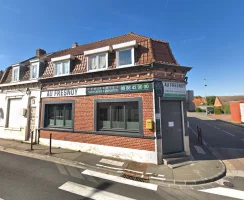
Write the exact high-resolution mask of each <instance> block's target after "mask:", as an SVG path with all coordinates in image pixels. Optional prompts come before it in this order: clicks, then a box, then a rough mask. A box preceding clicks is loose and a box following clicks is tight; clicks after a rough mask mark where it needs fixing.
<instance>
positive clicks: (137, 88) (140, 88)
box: [86, 83, 153, 95]
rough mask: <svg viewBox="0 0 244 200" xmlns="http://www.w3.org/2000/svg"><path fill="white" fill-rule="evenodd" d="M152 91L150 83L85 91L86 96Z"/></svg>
mask: <svg viewBox="0 0 244 200" xmlns="http://www.w3.org/2000/svg"><path fill="white" fill-rule="evenodd" d="M152 89H153V87H152V83H137V84H127V85H113V86H103V87H90V88H87V89H86V95H98V94H116V93H134V92H148V91H152Z"/></svg>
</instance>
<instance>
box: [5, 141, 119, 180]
mask: <svg viewBox="0 0 244 200" xmlns="http://www.w3.org/2000/svg"><path fill="white" fill-rule="evenodd" d="M0 151H2V152H6V153H11V154H14V155H20V156H25V157H28V158H34V159H39V160H44V161H48V162H53V163H57V164H62V165H67V166H71V167H76V168H80V169H91V170H94V171H101V172H102V173H106V174H113V175H118V176H121V172H118V171H117V170H109V169H106V170H104V169H102V168H100V167H97V166H93V165H88V164H85V163H81V162H78V161H71V160H66V159H63V158H58V157H55V156H52V155H42V154H37V153H33V152H30V151H26V150H16V149H13V148H8V147H4V146H0Z"/></svg>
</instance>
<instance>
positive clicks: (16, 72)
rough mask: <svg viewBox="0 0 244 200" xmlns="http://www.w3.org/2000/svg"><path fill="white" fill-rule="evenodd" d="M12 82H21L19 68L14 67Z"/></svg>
mask: <svg viewBox="0 0 244 200" xmlns="http://www.w3.org/2000/svg"><path fill="white" fill-rule="evenodd" d="M12 81H13V82H16V81H19V67H13V77H12Z"/></svg>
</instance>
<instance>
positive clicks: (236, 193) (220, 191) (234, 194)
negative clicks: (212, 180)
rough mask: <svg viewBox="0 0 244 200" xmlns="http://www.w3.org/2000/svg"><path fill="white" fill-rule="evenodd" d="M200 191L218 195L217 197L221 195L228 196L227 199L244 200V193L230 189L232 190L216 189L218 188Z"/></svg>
mask: <svg viewBox="0 0 244 200" xmlns="http://www.w3.org/2000/svg"><path fill="white" fill-rule="evenodd" d="M199 191H201V192H206V193H211V194H216V195H221V196H226V197H232V198H236V199H244V191H241V190H235V189H230V188H224V187H216V188H211V189H205V190H199Z"/></svg>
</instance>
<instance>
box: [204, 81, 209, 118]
mask: <svg viewBox="0 0 244 200" xmlns="http://www.w3.org/2000/svg"><path fill="white" fill-rule="evenodd" d="M203 81H204V90H205V101H206V115H208V103H207V94H206V87H207V84H206V78H203Z"/></svg>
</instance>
